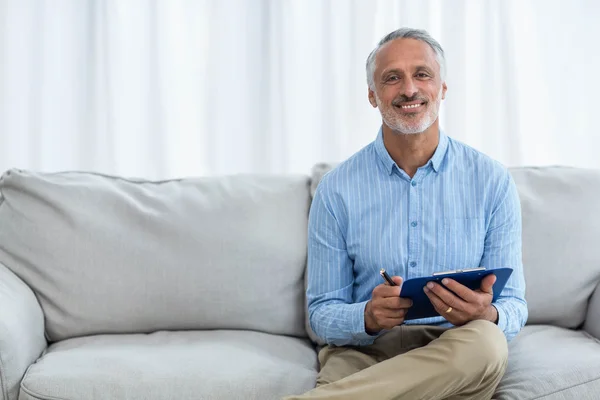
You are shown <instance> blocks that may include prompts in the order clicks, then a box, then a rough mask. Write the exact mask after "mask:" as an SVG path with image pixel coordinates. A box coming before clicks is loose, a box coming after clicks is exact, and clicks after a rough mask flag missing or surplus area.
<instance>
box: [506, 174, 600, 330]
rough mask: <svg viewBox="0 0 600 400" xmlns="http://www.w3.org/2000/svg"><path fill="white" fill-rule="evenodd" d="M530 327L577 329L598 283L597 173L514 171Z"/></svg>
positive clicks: (599, 196)
mask: <svg viewBox="0 0 600 400" xmlns="http://www.w3.org/2000/svg"><path fill="white" fill-rule="evenodd" d="M511 173H512V175H513V177H514V179H515V182H516V184H517V188H518V191H519V196H520V199H521V209H522V216H523V266H524V270H525V282H526V283H527V290H526V296H525V297H526V299H527V303H528V307H529V320H528V323H530V324H549V325H555V326H562V327H565V328H577V327H579V326H581V324H582V323H583V322H584V320H585V316H586V313H587V305H588V301H589V299H590V296H591V295H592V293H593V291H594V289H595V288H596V286H597V285H598V282H599V281H600V246H598V238H600V208H599V207H598V199H600V171H596V170H587V169H582V168H568V167H539V168H533V167H528V168H513V169H512V170H511Z"/></svg>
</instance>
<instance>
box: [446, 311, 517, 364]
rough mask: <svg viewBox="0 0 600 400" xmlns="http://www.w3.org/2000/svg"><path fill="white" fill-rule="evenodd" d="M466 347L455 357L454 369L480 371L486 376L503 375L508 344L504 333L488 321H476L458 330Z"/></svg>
mask: <svg viewBox="0 0 600 400" xmlns="http://www.w3.org/2000/svg"><path fill="white" fill-rule="evenodd" d="M460 329H461V330H464V335H465V339H466V343H468V346H467V347H466V348H465V349H464V353H463V354H461V355H459V356H458V357H456V360H455V361H456V362H458V363H459V364H460V365H456V367H458V368H461V369H463V370H464V369H465V366H467V368H468V369H470V370H472V371H480V372H483V373H485V374H486V375H501V374H504V370H505V369H506V363H507V361H508V344H507V341H506V337H505V336H504V333H503V332H502V331H501V330H500V328H498V326H497V325H496V324H494V323H492V322H490V321H484V320H477V321H472V322H469V323H468V324H466V325H464V326H462V327H461V328H460Z"/></svg>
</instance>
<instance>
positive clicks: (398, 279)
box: [392, 276, 402, 286]
mask: <svg viewBox="0 0 600 400" xmlns="http://www.w3.org/2000/svg"><path fill="white" fill-rule="evenodd" d="M392 280H393V281H394V283H395V284H396V285H398V286H402V278H401V277H399V276H392Z"/></svg>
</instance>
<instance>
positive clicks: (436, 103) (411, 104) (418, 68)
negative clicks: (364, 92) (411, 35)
mask: <svg viewBox="0 0 600 400" xmlns="http://www.w3.org/2000/svg"><path fill="white" fill-rule="evenodd" d="M373 82H374V83H373V86H374V87H373V88H370V89H369V102H370V103H371V105H372V106H373V107H377V108H379V112H380V113H381V117H382V119H383V123H384V124H385V125H387V126H388V127H389V128H390V129H391V130H392V131H393V132H395V133H398V134H417V133H422V132H424V131H425V130H426V129H427V128H429V127H430V126H431V125H433V124H434V123H435V122H436V121H437V118H438V114H439V109H440V103H441V101H442V99H444V97H445V95H446V89H447V87H446V83H445V82H443V81H442V77H441V74H440V65H439V63H438V61H437V58H436V54H435V52H434V51H433V49H432V48H431V47H430V46H429V45H428V44H427V43H425V42H423V41H420V40H416V39H396V40H392V41H390V42H388V43H386V44H384V45H383V46H382V47H381V49H380V50H379V52H378V53H377V56H376V58H375V71H374V74H373Z"/></svg>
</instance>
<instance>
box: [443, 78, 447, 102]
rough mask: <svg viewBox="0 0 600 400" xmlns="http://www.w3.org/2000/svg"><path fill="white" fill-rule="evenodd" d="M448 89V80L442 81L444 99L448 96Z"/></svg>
mask: <svg viewBox="0 0 600 400" xmlns="http://www.w3.org/2000/svg"><path fill="white" fill-rule="evenodd" d="M446 90H448V86H446V82H444V83H442V100H444V99H445V98H446Z"/></svg>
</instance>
